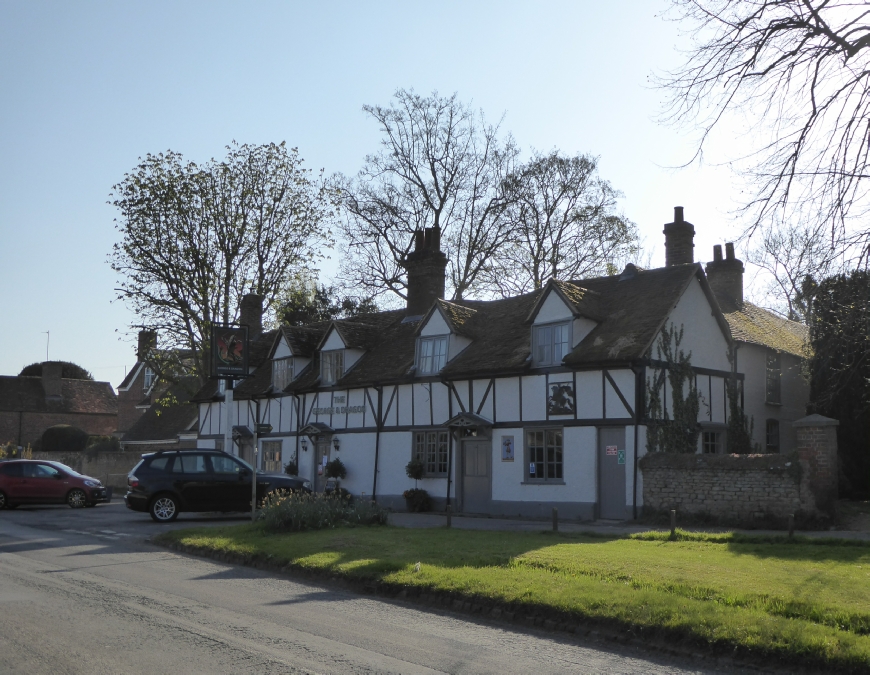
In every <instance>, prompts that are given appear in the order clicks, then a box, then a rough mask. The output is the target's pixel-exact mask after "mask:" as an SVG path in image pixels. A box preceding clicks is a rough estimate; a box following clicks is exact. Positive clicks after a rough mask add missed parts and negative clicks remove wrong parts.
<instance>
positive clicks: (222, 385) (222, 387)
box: [218, 378, 227, 394]
mask: <svg viewBox="0 0 870 675" xmlns="http://www.w3.org/2000/svg"><path fill="white" fill-rule="evenodd" d="M226 391H227V381H226V380H225V379H223V378H221V379H219V380H218V393H219V394H225V393H226Z"/></svg>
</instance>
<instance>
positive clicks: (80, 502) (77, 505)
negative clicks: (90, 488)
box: [66, 488, 88, 509]
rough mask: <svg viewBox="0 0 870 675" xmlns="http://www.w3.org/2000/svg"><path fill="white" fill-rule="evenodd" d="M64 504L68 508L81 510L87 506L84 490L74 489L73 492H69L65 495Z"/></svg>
mask: <svg viewBox="0 0 870 675" xmlns="http://www.w3.org/2000/svg"><path fill="white" fill-rule="evenodd" d="M66 503H67V504H69V505H70V508H73V509H81V508H83V507H85V506H87V503H88V496H87V495H86V494H85V491H84V490H79V489H78V488H75V489H74V490H70V491H69V493H68V494H67V496H66Z"/></svg>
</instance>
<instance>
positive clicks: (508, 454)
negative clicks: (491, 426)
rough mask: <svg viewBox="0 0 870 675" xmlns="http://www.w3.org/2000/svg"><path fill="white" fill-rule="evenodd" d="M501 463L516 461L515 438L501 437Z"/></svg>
mask: <svg viewBox="0 0 870 675" xmlns="http://www.w3.org/2000/svg"><path fill="white" fill-rule="evenodd" d="M501 461H502V462H513V461H514V437H513V436H502V437H501Z"/></svg>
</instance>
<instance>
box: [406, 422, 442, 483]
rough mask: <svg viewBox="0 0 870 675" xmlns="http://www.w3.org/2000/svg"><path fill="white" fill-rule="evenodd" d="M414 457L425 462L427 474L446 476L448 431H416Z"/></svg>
mask: <svg viewBox="0 0 870 675" xmlns="http://www.w3.org/2000/svg"><path fill="white" fill-rule="evenodd" d="M414 457H416V458H417V459H419V460H420V461H421V462H423V466H424V467H425V469H424V470H425V471H426V475H427V476H446V475H447V432H446V431H415V432H414Z"/></svg>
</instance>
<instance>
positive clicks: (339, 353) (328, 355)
mask: <svg viewBox="0 0 870 675" xmlns="http://www.w3.org/2000/svg"><path fill="white" fill-rule="evenodd" d="M333 359H335V360H338V361H339V364H338V372H336V369H335V364H334V363H332V364H331V365H330V366H329V374H330V375H334V377H327V365H326V364H327V361H332V360H333ZM342 377H344V350H343V349H329V350H327V351H322V352H320V381H321V383H322V384H335V383H336V382H338V381H339V380H340V379H341V378H342Z"/></svg>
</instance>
